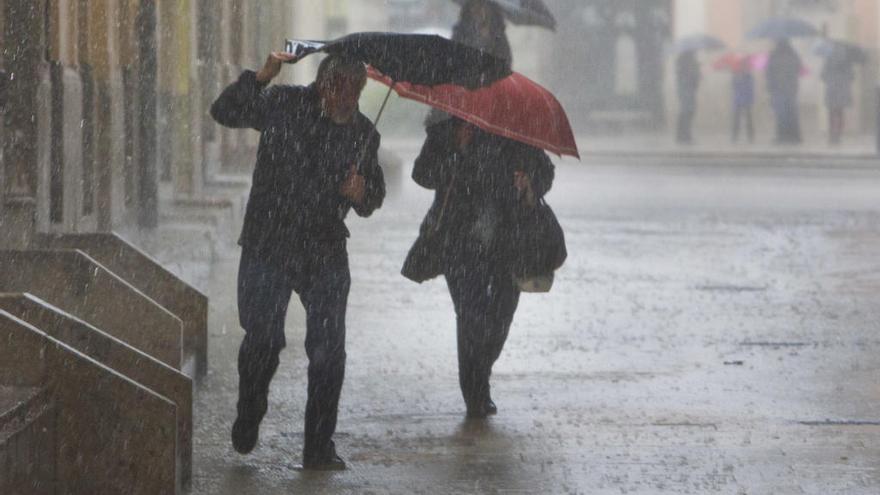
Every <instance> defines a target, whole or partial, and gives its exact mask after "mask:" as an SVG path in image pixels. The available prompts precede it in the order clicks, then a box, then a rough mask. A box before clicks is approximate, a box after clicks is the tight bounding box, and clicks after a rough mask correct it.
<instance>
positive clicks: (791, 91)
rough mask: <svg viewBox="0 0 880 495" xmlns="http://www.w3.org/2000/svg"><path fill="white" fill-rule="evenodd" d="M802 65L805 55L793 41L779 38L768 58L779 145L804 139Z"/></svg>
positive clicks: (769, 80)
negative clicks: (802, 54)
mask: <svg viewBox="0 0 880 495" xmlns="http://www.w3.org/2000/svg"><path fill="white" fill-rule="evenodd" d="M801 67H802V63H801V58H800V56H798V54H797V52H796V51H795V50H794V48H793V47H792V46H791V43H790V42H789V40H788V39H781V40H779V41H777V43H776V48H774V49H773V51H772V52H771V53H770V57H769V59H768V60H767V90H768V92H769V93H770V105H771V106H772V107H773V113H774V114H775V115H776V143H777V144H798V143H800V142H801V140H802V138H801V124H800V112H799V110H798V91H799V89H800V75H801Z"/></svg>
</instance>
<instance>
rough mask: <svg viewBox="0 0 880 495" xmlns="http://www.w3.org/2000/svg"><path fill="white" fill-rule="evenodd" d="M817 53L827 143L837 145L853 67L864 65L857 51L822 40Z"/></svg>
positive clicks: (849, 101)
mask: <svg viewBox="0 0 880 495" xmlns="http://www.w3.org/2000/svg"><path fill="white" fill-rule="evenodd" d="M816 51H817V53H818V54H819V55H822V56H824V57H825V62H824V65H823V66H822V82H824V83H825V106H826V107H827V108H828V144H830V145H832V146H835V145H838V144H840V139H841V137H842V136H843V130H844V127H845V123H846V109H847V108H849V107H850V106H852V103H853V94H852V85H853V82H854V81H855V65H856V64H861V63H864V62H865V59H866V57H865V54H864V52H863V51H862V50H861V48H859V47H857V46H854V45H849V44H845V43H841V42H835V41H826V40H823V42H821V43H820V44H819V47H818V48H817V50H816Z"/></svg>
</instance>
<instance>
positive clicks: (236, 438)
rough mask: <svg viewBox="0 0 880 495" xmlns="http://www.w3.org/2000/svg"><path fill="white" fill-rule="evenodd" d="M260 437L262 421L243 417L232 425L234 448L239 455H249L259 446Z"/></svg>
mask: <svg viewBox="0 0 880 495" xmlns="http://www.w3.org/2000/svg"><path fill="white" fill-rule="evenodd" d="M259 437H260V421H259V420H257V421H254V420H247V419H243V418H241V417H239V418H236V419H235V423H233V424H232V446H233V447H234V448H235V451H236V452H238V453H239V454H248V453H250V452H251V451H252V450H254V447H256V446H257V440H258V439H259Z"/></svg>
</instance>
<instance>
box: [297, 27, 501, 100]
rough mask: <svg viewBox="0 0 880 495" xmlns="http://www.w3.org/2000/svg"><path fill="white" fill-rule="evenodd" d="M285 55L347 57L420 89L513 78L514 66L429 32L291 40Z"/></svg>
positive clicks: (479, 83)
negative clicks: (327, 39) (340, 55)
mask: <svg viewBox="0 0 880 495" xmlns="http://www.w3.org/2000/svg"><path fill="white" fill-rule="evenodd" d="M286 51H287V52H289V53H294V54H296V55H299V56H300V57H304V56H307V55H309V54H312V53H315V52H324V53H336V54H343V55H346V56H348V57H352V58H354V59H357V60H360V61H361V62H363V63H365V64H368V65H370V66H371V67H373V68H375V69H376V70H378V71H379V72H381V73H383V74H385V75H386V76H388V77H390V78H391V79H392V80H393V81H404V82H408V83H411V84H417V85H420V86H436V85H439V84H456V85H459V86H466V87H469V88H477V87H480V86H485V85H487V84H491V83H493V82H495V81H497V80H499V79H501V78H504V77H507V76H508V75H510V73H511V70H510V63H509V62H508V61H505V60H503V59H500V58H497V57H494V56H493V55H491V54H489V53H488V52H486V51H484V50H479V49H476V48H472V47H469V46H467V45H463V44H461V43H457V42H455V41H451V40H448V39H446V38H443V37H441V36H437V35H430V34H401V33H355V34H350V35H348V36H344V37H342V38H339V39H337V40H333V41H327V42H320V41H300V40H288V41H287V46H286Z"/></svg>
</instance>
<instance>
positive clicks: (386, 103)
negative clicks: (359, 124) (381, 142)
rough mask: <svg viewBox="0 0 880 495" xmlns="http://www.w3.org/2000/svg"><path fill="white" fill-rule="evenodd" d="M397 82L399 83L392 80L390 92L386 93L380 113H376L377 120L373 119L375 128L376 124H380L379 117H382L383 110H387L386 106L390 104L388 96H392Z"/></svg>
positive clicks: (389, 87)
mask: <svg viewBox="0 0 880 495" xmlns="http://www.w3.org/2000/svg"><path fill="white" fill-rule="evenodd" d="M395 84H397V82H396V81H392V82H391V86H388V92H387V93H385V100H383V101H382V106H381V107H379V113H378V114H376V120H374V121H373V126H374V129H375V126H378V125H379V119H381V118H382V112H384V111H385V106H386V105H388V98H391V90H393V89H394V85H395Z"/></svg>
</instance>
